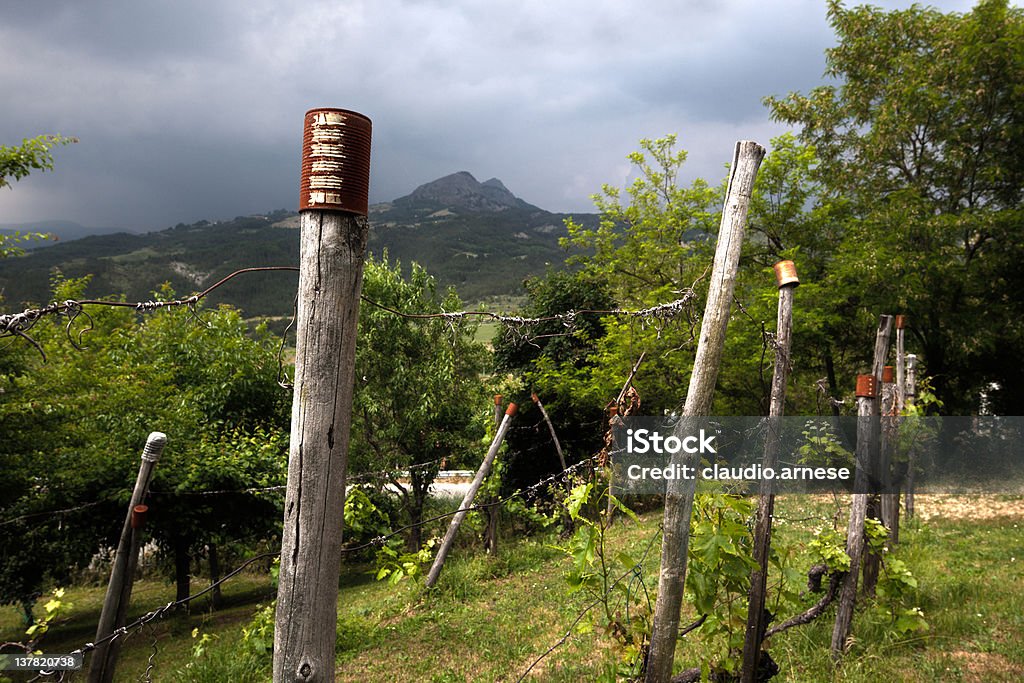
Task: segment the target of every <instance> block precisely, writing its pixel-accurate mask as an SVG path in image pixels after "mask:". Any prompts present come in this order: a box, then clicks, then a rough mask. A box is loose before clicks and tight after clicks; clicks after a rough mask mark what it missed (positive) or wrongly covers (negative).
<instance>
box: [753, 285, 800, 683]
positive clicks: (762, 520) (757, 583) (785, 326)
mask: <svg viewBox="0 0 1024 683" xmlns="http://www.w3.org/2000/svg"><path fill="white" fill-rule="evenodd" d="M793 289H794V287H793V286H783V287H780V289H779V314H778V321H777V323H776V327H775V329H776V333H775V344H776V347H775V370H774V372H773V373H772V393H771V402H770V404H769V407H768V433H767V434H766V436H765V442H764V460H763V464H764V468H765V470H767V469H768V468H771V469H773V470H774V469H775V467H776V466H777V465H778V462H779V448H780V440H781V438H782V434H781V430H782V419H781V418H782V416H783V415H784V414H785V412H786V411H785V404H786V381H787V380H788V379H789V368H790V362H789V359H790V353H789V352H790V344H791V339H792V330H793ZM774 512H775V486H774V480H771V479H762V480H761V491H760V497H759V498H758V501H757V513H756V514H755V516H754V562H756V563H757V569H755V570H754V571H753V572H751V574H750V593H749V599H748V601H747V630H746V634H745V635H744V640H743V665H742V669H741V672H740V680H741V681H743V683H754V680H755V676H756V675H757V665H758V662H759V660H760V657H761V641H762V640H764V631H765V628H766V627H767V625H768V620H767V619H766V615H765V609H764V605H765V597H766V593H767V581H768V556H769V553H770V551H771V543H772V515H773V514H774Z"/></svg>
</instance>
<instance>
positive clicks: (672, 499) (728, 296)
mask: <svg viewBox="0 0 1024 683" xmlns="http://www.w3.org/2000/svg"><path fill="white" fill-rule="evenodd" d="M764 155H765V149H764V147H762V146H761V145H759V144H757V143H756V142H752V141H749V140H743V141H740V142H737V143H736V149H735V151H734V153H733V159H732V166H731V168H730V173H729V185H728V189H727V190H726V195H725V206H724V207H723V208H722V222H721V225H720V227H719V229H718V243H717V245H716V247H715V260H714V265H713V266H712V270H711V284H710V288H709V290H708V301H707V305H706V306H705V308H704V319H703V322H702V323H701V326H700V341H699V342H698V345H697V355H696V358H695V359H694V363H693V372H692V374H691V375H690V387H689V390H688V391H687V393H686V403H685V405H684V407H683V416H684V417H694V416H700V415H707V414H708V412H709V411H710V410H711V398H712V396H713V395H714V391H715V383H716V382H717V380H718V368H719V365H720V363H721V359H722V348H723V346H724V344H725V331H726V328H727V327H728V325H729V309H730V306H731V305H732V296H733V291H734V290H735V287H736V271H737V269H738V267H739V260H740V250H741V249H742V246H743V232H744V229H745V227H746V221H747V209H748V208H749V207H750V197H751V194H752V192H753V189H754V179H755V178H756V177H757V170H758V168H759V167H760V165H761V160H762V159H764ZM681 423H682V424H685V420H682V421H681ZM695 490H696V481H695V480H691V481H679V480H673V481H672V482H670V483H669V485H668V487H667V488H666V491H665V516H664V522H663V530H662V539H661V572H660V574H659V576H658V598H657V602H656V603H655V608H654V623H653V625H652V627H651V648H650V653H649V655H648V658H647V674H646V681H647V683H665V681H668V680H669V678H670V677H671V675H672V662H673V660H674V659H675V650H676V639H677V637H678V633H679V610H680V607H681V605H682V599H683V584H684V582H685V581H686V553H687V550H688V548H689V544H690V517H691V515H692V514H693V496H694V493H695Z"/></svg>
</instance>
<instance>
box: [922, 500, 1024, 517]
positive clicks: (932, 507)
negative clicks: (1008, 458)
mask: <svg viewBox="0 0 1024 683" xmlns="http://www.w3.org/2000/svg"><path fill="white" fill-rule="evenodd" d="M914 508H915V510H914V511H915V514H917V515H919V516H920V518H921V519H922V520H929V519H932V518H934V517H939V518H941V519H995V518H997V517H1022V518H1024V499H1022V498H1005V497H1003V496H992V495H988V496H986V495H976V496H955V495H943V494H929V495H918V496H915V498H914Z"/></svg>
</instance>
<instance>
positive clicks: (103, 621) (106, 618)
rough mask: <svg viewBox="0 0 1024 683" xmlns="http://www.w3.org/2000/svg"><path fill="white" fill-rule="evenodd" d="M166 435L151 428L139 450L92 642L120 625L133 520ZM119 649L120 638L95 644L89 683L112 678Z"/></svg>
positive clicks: (134, 536)
mask: <svg viewBox="0 0 1024 683" xmlns="http://www.w3.org/2000/svg"><path fill="white" fill-rule="evenodd" d="M166 444H167V436H166V435H165V434H163V433H162V432H152V433H150V435H149V438H147V439H146V447H145V448H144V449H143V450H142V462H141V463H140V464H139V474H138V476H137V477H136V478H135V488H134V489H132V497H131V502H129V503H128V514H127V516H126V517H125V520H124V526H122V527H121V540H120V541H119V542H118V544H117V554H116V555H114V563H113V566H112V567H111V568H110V583H108V584H107V594H106V597H105V598H104V599H103V609H102V610H101V612H100V623H99V625H98V626H97V627H96V642H100V641H101V640H103V639H104V638H107V637H108V636H110V634H112V633H113V632H114V631H115V630H116V629H119V628H121V627H122V626H124V623H125V617H126V616H127V614H128V603H129V602H130V601H131V597H132V582H133V581H134V580H135V567H136V564H137V563H138V561H139V536H140V534H141V528H140V527H139V525H138V524H133V523H132V522H133V519H137V518H138V513H137V512H136V510H135V509H136V508H137V507H142V508H144V507H145V506H144V505H142V501H143V499H144V498H145V497H146V493H147V492H148V491H149V479H150V477H151V476H152V474H153V468H154V467H156V462H157V460H159V459H160V456H161V455H162V454H163V452H164V446H165V445H166ZM120 650H121V639H119V638H114V639H112V640H110V641H108V642H106V643H101V644H100V645H97V646H96V650H95V651H94V652H93V655H92V660H91V661H90V662H89V679H88V680H89V683H109V682H110V681H112V680H114V668H115V667H116V666H117V657H118V654H120Z"/></svg>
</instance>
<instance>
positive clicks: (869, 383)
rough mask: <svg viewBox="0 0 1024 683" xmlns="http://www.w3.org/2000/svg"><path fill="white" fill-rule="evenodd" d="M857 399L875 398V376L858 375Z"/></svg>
mask: <svg viewBox="0 0 1024 683" xmlns="http://www.w3.org/2000/svg"><path fill="white" fill-rule="evenodd" d="M855 393H856V394H857V398H874V397H875V394H876V389H875V376H874V375H857V391H856V392H855Z"/></svg>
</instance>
